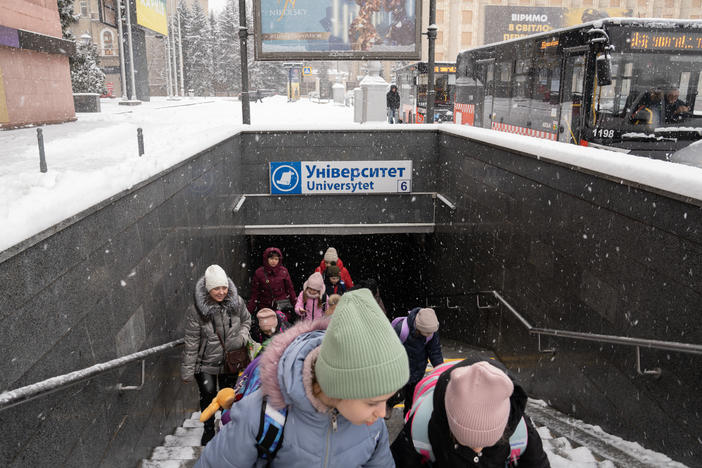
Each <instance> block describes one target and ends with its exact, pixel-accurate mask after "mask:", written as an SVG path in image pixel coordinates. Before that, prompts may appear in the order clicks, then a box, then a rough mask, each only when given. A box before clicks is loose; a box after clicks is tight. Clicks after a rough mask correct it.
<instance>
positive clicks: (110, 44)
mask: <svg viewBox="0 0 702 468" xmlns="http://www.w3.org/2000/svg"><path fill="white" fill-rule="evenodd" d="M114 47H115V44H114V35H113V34H112V31H107V30H105V31H103V32H102V50H103V55H115V52H114Z"/></svg>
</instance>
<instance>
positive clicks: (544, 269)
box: [427, 135, 702, 466]
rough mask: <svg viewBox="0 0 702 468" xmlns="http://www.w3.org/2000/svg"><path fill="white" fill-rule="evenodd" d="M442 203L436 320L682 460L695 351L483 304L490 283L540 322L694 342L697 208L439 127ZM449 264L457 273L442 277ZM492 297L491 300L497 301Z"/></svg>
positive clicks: (701, 248)
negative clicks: (522, 319)
mask: <svg viewBox="0 0 702 468" xmlns="http://www.w3.org/2000/svg"><path fill="white" fill-rule="evenodd" d="M439 167H440V169H441V173H440V175H439V177H440V178H441V179H442V180H443V181H445V184H444V187H445V190H446V195H448V196H449V197H451V198H452V199H453V200H455V201H456V202H457V205H458V208H457V210H456V211H455V212H450V211H448V210H447V209H442V210H441V211H440V212H439V213H438V219H439V220H441V224H442V226H439V227H438V228H437V231H438V232H437V234H436V235H435V236H434V237H433V248H430V250H429V252H428V254H427V255H428V257H429V258H434V259H437V260H438V261H437V262H436V263H435V264H434V265H435V266H436V267H437V269H435V270H433V272H432V273H433V274H431V275H429V276H430V277H431V278H432V279H433V280H434V281H433V287H432V288H430V289H431V290H433V291H434V292H435V294H436V295H437V296H443V295H447V296H450V299H449V305H451V306H460V309H448V308H446V307H445V304H444V307H443V308H442V311H441V315H442V318H443V323H444V324H445V325H446V326H445V328H443V330H446V332H447V333H448V334H449V335H450V336H452V337H454V338H462V339H465V337H470V338H469V339H468V341H469V342H472V343H473V344H476V345H478V346H482V347H487V348H492V349H494V350H495V351H496V352H497V354H498V355H499V356H500V358H501V359H502V360H503V361H504V362H505V363H506V364H507V365H508V366H509V367H510V369H512V370H513V371H515V372H516V373H517V375H518V376H519V378H520V379H521V380H522V381H523V382H525V383H526V384H527V387H528V389H529V391H530V392H531V393H532V394H533V395H534V396H536V397H538V398H542V399H545V400H547V401H548V402H549V403H550V404H551V405H553V406H554V407H556V408H558V409H560V410H561V411H564V412H566V413H568V414H570V415H573V416H575V417H577V418H580V419H583V420H585V421H587V422H588V423H591V424H599V425H601V426H602V427H603V428H604V429H605V430H606V431H608V432H611V433H614V434H617V435H619V436H621V437H624V438H626V439H630V440H636V441H638V442H641V443H642V444H643V445H644V446H646V447H647V448H651V449H656V450H659V451H661V452H663V453H666V454H668V455H669V456H671V457H673V458H674V459H677V460H680V461H684V462H687V463H690V464H691V466H692V465H694V464H695V463H697V462H698V461H699V455H700V453H702V446H700V443H699V439H698V432H699V427H701V426H702V416H701V415H702V404H701V403H700V400H699V398H697V397H696V396H695V390H693V389H698V388H699V386H700V382H702V366H700V357H697V356H693V355H689V354H682V353H677V352H664V351H654V350H647V349H642V351H641V360H642V364H641V365H642V367H644V368H649V369H650V368H653V367H661V368H662V369H663V375H662V377H661V378H660V379H655V378H652V377H650V376H640V375H637V373H636V370H635V350H634V348H632V347H626V346H617V345H607V344H599V343H593V342H586V341H573V340H569V339H565V338H558V339H556V338H548V337H544V338H543V339H542V341H543V348H550V347H555V348H556V349H557V352H556V354H555V355H551V354H541V353H539V352H538V350H537V338H536V336H531V335H529V334H528V333H526V331H525V329H524V328H523V327H522V326H521V325H520V323H519V322H518V321H517V320H516V319H515V318H514V317H513V316H511V315H510V313H509V312H508V311H507V310H506V309H505V308H501V309H492V310H478V309H477V307H476V298H475V296H474V295H470V294H469V293H470V292H473V291H478V290H491V289H495V290H497V291H499V292H500V294H501V295H503V296H504V297H505V298H506V299H507V300H508V301H509V302H510V303H511V304H512V305H513V306H514V307H515V308H516V309H517V310H518V311H519V312H520V313H522V314H523V315H525V316H526V318H527V319H528V320H529V321H530V322H531V323H532V325H534V326H536V327H542V328H554V329H564V330H571V331H578V332H591V333H601V334H609V335H622V336H630V337H638V338H649V339H658V340H668V341H680V342H684V343H693V344H700V343H702V331H701V329H700V327H699V326H697V322H698V318H699V304H700V303H702V282H700V277H701V276H702V209H700V206H699V205H691V204H688V203H685V202H683V201H679V200H677V199H675V198H673V197H670V196H663V195H660V194H657V193H654V192H652V191H651V190H648V189H646V188H640V187H633V186H630V185H627V184H626V183H621V184H620V183H615V182H611V181H609V180H607V179H605V178H604V177H598V176H596V175H590V174H586V173H584V172H579V171H576V170H572V169H569V168H566V167H562V166H559V165H556V164H553V163H549V162H545V161H539V160H537V159H536V158H534V157H531V156H528V155H519V154H514V153H510V152H508V151H505V150H502V149H500V148H497V147H490V146H488V145H484V144H481V143H477V142H471V141H468V140H467V139H463V138H460V137H454V136H449V135H442V136H441V137H440V164H439ZM446 265H450V267H449V270H451V271H462V272H463V274H461V275H456V276H452V282H455V285H456V286H455V288H454V287H447V282H446V281H445V272H446V270H447V269H446ZM492 302H495V301H494V300H493V301H492Z"/></svg>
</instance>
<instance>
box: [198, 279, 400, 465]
mask: <svg viewBox="0 0 702 468" xmlns="http://www.w3.org/2000/svg"><path fill="white" fill-rule="evenodd" d="M260 373H261V388H260V389H258V390H257V391H256V392H254V393H252V394H250V395H248V396H246V397H245V398H244V399H242V400H241V401H239V402H238V403H236V404H234V406H233V407H232V409H231V412H230V414H231V422H230V423H229V424H227V425H225V426H224V427H223V428H222V430H221V431H220V433H219V434H218V435H217V436H216V437H215V438H214V439H212V441H211V442H210V443H209V444H208V445H207V447H205V450H204V451H203V453H202V456H201V458H200V460H199V461H198V464H197V465H196V467H197V468H210V467H212V468H214V467H219V466H228V467H242V468H243V467H246V468H249V467H252V466H271V467H276V466H280V467H292V468H295V467H301V468H309V467H312V466H328V467H346V466H353V467H358V466H363V467H383V468H387V467H393V466H395V464H394V462H393V459H392V455H391V454H390V449H389V443H388V432H387V428H386V427H385V422H384V420H383V416H385V402H386V401H387V399H388V398H389V397H390V396H391V395H393V394H394V392H396V391H397V390H398V389H399V388H401V387H402V386H403V385H404V384H405V383H406V382H407V380H408V379H409V364H408V362H407V354H406V353H405V351H404V348H403V346H402V343H400V340H399V338H398V337H397V335H396V334H395V332H394V331H393V329H392V327H391V326H390V323H389V322H388V320H387V319H386V318H385V315H384V314H383V312H382V311H381V310H380V307H378V305H377V303H376V302H375V299H374V298H373V296H372V294H371V293H370V291H368V290H367V289H360V290H357V291H352V292H349V293H346V294H345V295H344V296H342V298H341V300H340V301H339V304H338V306H337V308H336V311H335V312H334V315H333V316H332V318H331V320H327V319H318V320H313V321H303V322H301V323H299V324H297V325H295V326H294V327H293V328H291V329H290V330H288V331H286V332H285V333H282V334H280V335H277V336H276V337H275V338H273V341H272V343H271V344H270V346H269V347H268V349H267V350H266V352H265V353H264V354H263V357H262V358H261V367H260ZM264 398H265V401H267V403H268V405H269V406H270V407H272V408H274V409H276V410H282V409H283V408H287V418H285V419H284V428H283V441H282V445H281V446H280V448H279V450H278V452H277V454H276V455H275V458H274V459H273V460H272V461H271V463H270V465H266V461H265V460H261V459H259V454H258V450H257V448H256V436H257V434H258V433H259V426H260V422H261V414H262V408H265V406H264V405H265V401H264ZM266 411H268V409H266Z"/></svg>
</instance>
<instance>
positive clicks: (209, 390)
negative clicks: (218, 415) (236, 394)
mask: <svg viewBox="0 0 702 468" xmlns="http://www.w3.org/2000/svg"><path fill="white" fill-rule="evenodd" d="M195 381H196V382H197V388H198V389H199V390H200V410H201V411H204V410H205V408H207V407H208V406H210V403H212V400H213V399H214V397H216V396H217V392H218V391H219V390H221V389H223V388H227V387H234V385H235V384H236V375H233V374H219V375H211V374H204V373H200V374H195ZM218 389H219V390H218ZM204 424H205V432H209V433H211V434H213V435H214V417H212V418H210V419H208V420H207V421H205V423H204Z"/></svg>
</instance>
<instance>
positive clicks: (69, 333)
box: [0, 136, 248, 468]
mask: <svg viewBox="0 0 702 468" xmlns="http://www.w3.org/2000/svg"><path fill="white" fill-rule="evenodd" d="M239 143H240V140H239V136H236V137H234V138H232V139H229V140H226V141H224V142H222V143H220V144H218V145H216V146H214V147H212V148H210V149H208V150H206V151H204V152H202V153H200V154H197V155H195V156H193V157H192V158H190V159H188V160H187V161H186V162H184V163H182V164H180V165H178V166H176V167H174V168H171V169H169V170H167V171H164V172H163V173H161V174H159V175H157V176H155V177H153V178H151V179H150V180H148V181H146V182H144V183H142V184H140V185H138V186H136V187H134V188H133V189H131V190H127V191H125V192H123V193H121V194H119V195H117V196H115V197H113V198H112V199H110V200H107V201H105V202H103V203H100V204H99V205H97V206H95V207H93V208H91V209H89V210H86V211H85V212H83V213H80V214H79V215H77V216H75V217H74V218H72V219H70V220H67V221H65V222H63V223H61V225H58V226H56V227H54V228H52V229H50V230H48V231H46V232H44V233H41V234H39V235H37V236H35V237H34V238H32V239H29V240H28V241H26V242H24V243H23V244H20V245H18V246H16V247H14V248H12V249H10V250H7V251H4V252H2V253H0V289H2V291H3V294H2V295H1V296H0V301H1V302H0V354H1V355H3V356H8V358H7V359H3V360H1V361H0V390H5V389H12V388H17V387H20V386H23V385H27V384H31V383H34V382H37V381H40V380H43V379H46V378H48V377H53V376H55V375H60V374H64V373H67V372H71V371H74V370H77V369H81V368H84V367H88V366H91V365H93V364H97V363H100V362H104V361H107V360H110V359H113V358H116V357H118V356H121V355H124V354H128V353H132V352H136V351H139V350H142V349H147V348H149V347H152V346H157V345H160V344H163V343H166V342H169V341H172V340H175V339H178V338H181V337H182V336H183V327H184V317H185V312H186V310H187V309H188V308H189V307H191V302H192V299H191V298H192V290H193V286H194V283H195V282H196V280H197V279H198V278H199V276H200V275H202V274H203V272H204V270H205V268H206V267H207V266H208V265H210V264H212V263H219V264H221V265H222V266H224V268H225V269H226V270H227V271H228V272H230V275H231V276H232V278H233V279H234V281H235V283H237V284H242V282H245V280H248V278H247V273H246V270H245V268H242V266H241V263H242V262H241V259H245V258H247V257H248V249H247V247H246V243H245V241H244V238H243V236H241V235H240V234H239V233H238V231H237V230H236V228H233V227H232V226H231V212H230V206H231V202H232V192H233V191H234V192H236V191H237V190H236V189H237V187H238V186H240V185H241V183H242V177H241V166H240V160H241V158H240V153H239V147H240V145H239ZM180 354H181V349H180V348H178V349H176V350H174V351H172V352H169V353H165V354H162V355H160V356H157V357H154V358H151V359H148V360H147V362H146V364H147V365H146V382H145V385H144V388H143V389H142V390H140V391H132V392H122V393H120V392H118V391H117V390H116V385H117V384H118V383H123V384H125V385H138V384H139V381H140V371H141V369H140V365H139V363H135V364H132V365H129V366H126V367H122V368H120V369H117V370H114V371H112V372H110V373H107V374H103V375H101V376H99V377H97V378H95V379H92V380H89V381H86V382H82V383H80V384H77V385H75V386H73V387H70V388H68V389H66V390H63V391H59V392H56V393H53V394H51V395H48V396H46V397H42V398H39V399H37V400H34V401H32V402H31V403H28V404H24V405H20V406H16V407H13V408H10V409H7V410H5V411H2V412H0V425H1V426H2V427H3V434H2V436H0V438H1V439H2V443H0V465H3V466H8V467H28V466H36V467H39V466H66V467H73V466H76V467H91V468H92V467H97V466H100V467H111V466H115V467H117V466H120V467H125V466H136V464H137V461H138V460H139V459H141V458H144V457H148V456H149V455H150V453H151V450H153V447H155V446H156V445H159V444H160V443H161V442H162V441H163V438H164V436H165V435H166V434H170V433H172V432H173V430H174V429H175V427H176V426H178V425H180V424H181V423H182V420H183V418H185V417H186V415H187V414H188V413H189V412H190V411H194V410H196V409H197V390H196V386H195V385H194V384H193V385H184V384H182V383H181V380H180Z"/></svg>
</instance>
